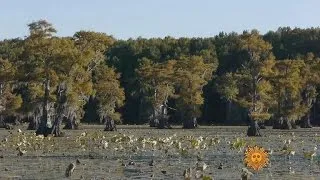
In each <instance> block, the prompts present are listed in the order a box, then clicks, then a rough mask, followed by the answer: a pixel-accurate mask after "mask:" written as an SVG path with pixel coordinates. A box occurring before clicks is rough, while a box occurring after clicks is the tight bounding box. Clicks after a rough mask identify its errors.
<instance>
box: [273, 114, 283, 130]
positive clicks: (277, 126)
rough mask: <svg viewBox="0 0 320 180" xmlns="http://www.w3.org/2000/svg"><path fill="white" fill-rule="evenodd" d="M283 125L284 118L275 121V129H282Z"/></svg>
mask: <svg viewBox="0 0 320 180" xmlns="http://www.w3.org/2000/svg"><path fill="white" fill-rule="evenodd" d="M282 124H283V118H282V117H280V118H279V119H278V118H277V119H275V120H274V121H273V129H281V127H282Z"/></svg>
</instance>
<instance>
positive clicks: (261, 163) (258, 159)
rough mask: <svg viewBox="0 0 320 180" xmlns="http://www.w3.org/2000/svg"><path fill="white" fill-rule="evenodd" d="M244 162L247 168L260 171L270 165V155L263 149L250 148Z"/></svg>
mask: <svg viewBox="0 0 320 180" xmlns="http://www.w3.org/2000/svg"><path fill="white" fill-rule="evenodd" d="M244 162H245V164H246V166H247V167H251V168H252V169H254V170H255V171H258V170H260V169H261V168H263V167H265V166H266V165H267V164H268V163H269V158H268V153H267V152H266V151H265V150H264V149H263V148H262V147H258V146H254V147H248V148H247V149H246V151H245V158H244Z"/></svg>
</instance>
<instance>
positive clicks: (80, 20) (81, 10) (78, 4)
mask: <svg viewBox="0 0 320 180" xmlns="http://www.w3.org/2000/svg"><path fill="white" fill-rule="evenodd" d="M319 7H320V1H319V0H219V1H218V0H89V1H88V0H0V39H1V40H3V39H10V38H16V37H21V38H23V37H25V36H27V35H28V27H27V24H28V23H31V22H33V21H36V20H39V19H45V20H47V21H49V22H50V23H52V24H53V25H54V27H55V28H56V29H57V30H58V33H57V35H58V36H72V35H73V34H74V33H75V32H77V31H79V30H90V31H96V32H105V33H107V34H109V35H113V36H114V37H115V38H117V39H128V38H137V37H139V36H141V37H145V38H151V37H165V36H173V37H209V36H214V35H217V34H218V33H219V32H222V31H223V32H227V33H229V32H233V31H234V32H238V33H241V32H242V31H243V30H251V29H257V30H259V31H260V32H261V33H266V32H268V31H269V30H277V28H278V27H280V26H290V27H300V28H307V27H318V26H319V24H320V21H319V20H320V19H319Z"/></svg>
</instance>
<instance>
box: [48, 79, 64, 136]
mask: <svg viewBox="0 0 320 180" xmlns="http://www.w3.org/2000/svg"><path fill="white" fill-rule="evenodd" d="M65 93H66V86H65V83H63V82H62V83H60V84H59V86H58V89H57V100H58V106H57V111H56V117H55V120H54V124H53V127H52V134H54V135H55V136H56V137H61V136H62V132H61V123H62V120H63V117H64V114H65V112H66V105H67V97H66V95H65Z"/></svg>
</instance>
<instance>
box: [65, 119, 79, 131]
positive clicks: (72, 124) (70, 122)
mask: <svg viewBox="0 0 320 180" xmlns="http://www.w3.org/2000/svg"><path fill="white" fill-rule="evenodd" d="M63 129H78V124H77V119H76V116H72V117H69V118H68V119H67V123H66V125H65V126H64V128H63Z"/></svg>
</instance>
